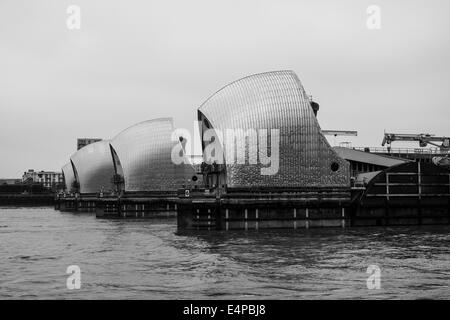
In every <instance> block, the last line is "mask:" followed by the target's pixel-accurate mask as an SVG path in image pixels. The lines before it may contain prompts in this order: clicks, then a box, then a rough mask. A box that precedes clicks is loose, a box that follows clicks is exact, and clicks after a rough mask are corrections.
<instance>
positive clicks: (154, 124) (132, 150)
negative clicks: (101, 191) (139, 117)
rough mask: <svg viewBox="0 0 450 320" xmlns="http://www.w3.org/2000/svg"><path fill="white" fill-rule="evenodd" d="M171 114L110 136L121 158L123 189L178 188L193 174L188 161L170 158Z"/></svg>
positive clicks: (164, 189)
mask: <svg viewBox="0 0 450 320" xmlns="http://www.w3.org/2000/svg"><path fill="white" fill-rule="evenodd" d="M173 131H174V126H173V120H172V118H160V119H153V120H148V121H144V122H141V123H138V124H136V125H133V126H131V127H129V128H128V129H125V130H124V131H122V132H121V133H119V134H118V135H117V136H116V137H114V138H113V139H112V140H111V146H112V148H113V150H114V151H115V152H116V154H117V157H118V158H119V159H120V166H121V170H122V171H123V176H124V180H125V191H132V192H136V191H168V190H173V191H175V190H177V189H178V188H181V187H182V186H183V185H184V184H187V183H188V180H189V179H190V178H192V176H193V175H195V171H194V169H193V167H192V166H191V165H183V164H181V165H176V164H174V163H173V162H172V159H171V153H172V149H173V148H174V146H175V145H176V144H179V143H180V142H179V141H172V139H171V138H172V132H173Z"/></svg>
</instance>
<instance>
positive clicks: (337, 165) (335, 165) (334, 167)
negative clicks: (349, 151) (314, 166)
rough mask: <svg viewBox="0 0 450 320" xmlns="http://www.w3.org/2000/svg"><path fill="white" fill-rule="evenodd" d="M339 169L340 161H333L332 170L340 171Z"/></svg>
mask: <svg viewBox="0 0 450 320" xmlns="http://www.w3.org/2000/svg"><path fill="white" fill-rule="evenodd" d="M338 170H339V163H337V162H333V163H332V164H331V171H333V172H336V171H338Z"/></svg>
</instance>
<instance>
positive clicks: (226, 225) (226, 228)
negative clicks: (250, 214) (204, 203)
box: [225, 209, 229, 231]
mask: <svg viewBox="0 0 450 320" xmlns="http://www.w3.org/2000/svg"><path fill="white" fill-rule="evenodd" d="M228 217H229V212H228V209H225V230H227V231H228V228H229V224H228Z"/></svg>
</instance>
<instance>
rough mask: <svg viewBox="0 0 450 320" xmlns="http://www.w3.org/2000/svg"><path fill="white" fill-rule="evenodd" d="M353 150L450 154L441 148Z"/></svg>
mask: <svg viewBox="0 0 450 320" xmlns="http://www.w3.org/2000/svg"><path fill="white" fill-rule="evenodd" d="M351 149H353V150H358V151H366V152H372V153H386V154H427V155H428V154H431V155H442V154H447V155H448V154H450V150H442V149H439V148H390V149H388V148H380V147H353V148H351Z"/></svg>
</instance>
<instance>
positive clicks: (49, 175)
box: [22, 169, 64, 190]
mask: <svg viewBox="0 0 450 320" xmlns="http://www.w3.org/2000/svg"><path fill="white" fill-rule="evenodd" d="M22 182H23V183H40V184H42V185H43V186H44V187H45V188H47V189H54V190H56V189H59V188H60V187H61V186H64V178H63V174H62V172H55V171H35V170H33V169H29V170H28V171H26V172H24V173H23V176H22Z"/></svg>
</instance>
